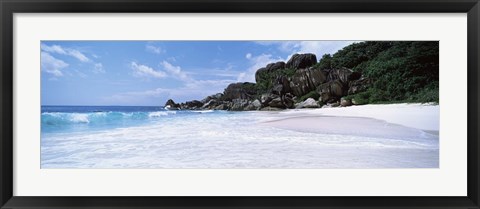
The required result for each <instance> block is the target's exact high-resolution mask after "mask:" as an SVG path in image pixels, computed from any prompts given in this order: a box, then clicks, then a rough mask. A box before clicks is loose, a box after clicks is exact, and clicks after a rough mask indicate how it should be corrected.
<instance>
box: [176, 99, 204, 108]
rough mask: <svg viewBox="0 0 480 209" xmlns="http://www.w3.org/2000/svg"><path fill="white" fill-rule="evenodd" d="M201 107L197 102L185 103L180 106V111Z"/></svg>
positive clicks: (201, 104) (200, 103)
mask: <svg viewBox="0 0 480 209" xmlns="http://www.w3.org/2000/svg"><path fill="white" fill-rule="evenodd" d="M202 106H203V103H202V102H200V101H198V100H192V101H187V102H185V103H184V104H181V107H182V109H190V110H196V109H199V108H201V107H202Z"/></svg>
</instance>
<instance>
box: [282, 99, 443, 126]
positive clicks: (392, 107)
mask: <svg viewBox="0 0 480 209" xmlns="http://www.w3.org/2000/svg"><path fill="white" fill-rule="evenodd" d="M279 114H280V115H283V116H285V118H287V117H303V116H341V117H364V118H373V119H377V120H382V121H386V122H388V123H392V124H398V125H402V126H405V127H411V128H415V129H421V130H429V131H439V127H440V126H439V123H440V118H439V115H440V108H439V106H438V105H429V104H386V105H360V106H351V107H337V108H319V109H298V110H289V111H283V112H280V113H279ZM296 122H298V121H296Z"/></svg>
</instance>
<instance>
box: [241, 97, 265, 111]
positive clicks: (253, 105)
mask: <svg viewBox="0 0 480 209" xmlns="http://www.w3.org/2000/svg"><path fill="white" fill-rule="evenodd" d="M260 108H262V103H260V101H259V100H258V99H256V100H255V101H253V102H251V103H250V104H248V106H247V107H245V110H259V109H260Z"/></svg>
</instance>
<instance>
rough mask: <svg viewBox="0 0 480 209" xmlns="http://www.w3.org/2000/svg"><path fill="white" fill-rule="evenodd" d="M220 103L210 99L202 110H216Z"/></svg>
mask: <svg viewBox="0 0 480 209" xmlns="http://www.w3.org/2000/svg"><path fill="white" fill-rule="evenodd" d="M219 104H220V103H219V102H218V101H217V100H216V99H210V100H209V101H208V102H206V103H205V104H203V106H202V109H214V108H215V107H216V106H218V105H219Z"/></svg>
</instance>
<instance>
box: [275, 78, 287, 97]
mask: <svg viewBox="0 0 480 209" xmlns="http://www.w3.org/2000/svg"><path fill="white" fill-rule="evenodd" d="M291 92H292V89H291V88H290V81H289V80H288V78H287V77H286V76H279V77H277V78H276V79H275V86H274V87H273V89H272V93H274V94H276V95H280V96H282V95H285V94H287V93H291Z"/></svg>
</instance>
